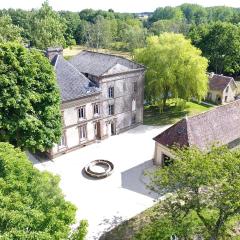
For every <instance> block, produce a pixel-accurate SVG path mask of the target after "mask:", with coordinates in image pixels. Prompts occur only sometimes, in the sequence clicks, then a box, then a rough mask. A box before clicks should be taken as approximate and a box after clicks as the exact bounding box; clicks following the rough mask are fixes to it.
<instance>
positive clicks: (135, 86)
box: [133, 82, 137, 93]
mask: <svg viewBox="0 0 240 240" xmlns="http://www.w3.org/2000/svg"><path fill="white" fill-rule="evenodd" d="M133 92H134V93H136V92H137V82H134V83H133Z"/></svg>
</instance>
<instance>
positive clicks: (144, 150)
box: [29, 125, 168, 240]
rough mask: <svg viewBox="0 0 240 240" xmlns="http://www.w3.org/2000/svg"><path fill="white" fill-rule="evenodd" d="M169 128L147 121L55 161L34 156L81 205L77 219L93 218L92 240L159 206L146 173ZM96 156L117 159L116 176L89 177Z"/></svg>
mask: <svg viewBox="0 0 240 240" xmlns="http://www.w3.org/2000/svg"><path fill="white" fill-rule="evenodd" d="M167 127H168V126H163V127H159V126H158V127H153V126H145V125H141V126H138V127H137V128H134V129H131V130H129V131H127V132H125V133H122V134H120V135H116V136H112V137H110V138H108V139H106V140H103V141H101V142H100V143H94V144H92V145H89V146H86V147H84V148H82V149H79V150H75V151H73V152H70V153H68V154H64V155H62V156H60V157H58V158H55V159H54V160H53V161H45V162H42V163H39V162H38V161H37V160H36V159H34V157H33V156H32V155H29V158H30V160H31V161H32V162H33V164H34V165H35V166H36V167H37V168H38V169H39V170H47V171H50V172H52V173H54V174H58V175H60V177H61V182H60V187H61V188H62V190H63V192H64V194H65V196H66V199H67V200H69V201H71V202H72V203H73V204H75V205H76V206H77V208H78V211H77V220H80V219H87V220H88V223H89V229H88V230H89V232H88V236H87V240H96V239H99V237H100V236H101V234H102V233H103V232H105V231H108V230H110V229H111V228H113V227H114V226H116V225H118V224H119V223H121V222H122V221H124V220H126V219H129V218H131V217H133V216H135V215H137V214H138V213H140V212H142V211H144V210H145V209H147V208H149V207H151V206H152V205H153V204H154V199H156V197H157V196H156V195H155V194H154V193H153V192H150V191H149V190H148V189H146V187H145V184H144V181H143V180H142V179H143V176H142V175H143V172H144V170H146V169H152V167H153V163H152V159H153V154H154V144H155V143H154V141H153V140H152V138H153V137H155V136H156V135H157V134H159V133H160V132H162V131H163V130H165V129H166V128H167ZM96 159H105V160H109V161H111V162H112V163H113V164H114V172H113V174H112V175H111V176H109V177H107V178H104V179H100V180H92V179H90V178H88V177H86V176H85V175H83V174H82V169H83V168H84V166H85V165H87V164H88V163H89V162H91V161H93V160H96Z"/></svg>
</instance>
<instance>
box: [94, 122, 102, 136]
mask: <svg viewBox="0 0 240 240" xmlns="http://www.w3.org/2000/svg"><path fill="white" fill-rule="evenodd" d="M94 130H95V137H96V139H101V125H100V122H96V123H95V129H94Z"/></svg>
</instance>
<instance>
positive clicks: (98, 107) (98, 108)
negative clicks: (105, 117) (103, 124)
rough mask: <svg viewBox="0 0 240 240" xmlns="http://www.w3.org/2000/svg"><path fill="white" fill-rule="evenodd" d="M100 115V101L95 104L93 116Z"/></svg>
mask: <svg viewBox="0 0 240 240" xmlns="http://www.w3.org/2000/svg"><path fill="white" fill-rule="evenodd" d="M96 110H97V111H96ZM99 115H100V103H94V104H93V116H94V117H97V116H99Z"/></svg>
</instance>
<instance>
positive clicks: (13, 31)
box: [0, 2, 240, 77]
mask: <svg viewBox="0 0 240 240" xmlns="http://www.w3.org/2000/svg"><path fill="white" fill-rule="evenodd" d="M0 16H1V17H0V39H1V38H3V37H4V36H5V38H7V39H6V40H15V39H17V40H21V41H22V42H24V43H25V44H26V45H29V46H31V47H36V48H39V49H45V48H46V47H49V46H56V45H58V46H59V45H62V46H64V47H67V46H71V45H75V44H80V45H85V46H87V47H90V48H107V49H114V50H121V51H130V52H132V51H133V50H134V49H136V48H140V47H144V46H145V45H146V39H147V37H148V36H152V35H159V34H161V33H163V32H174V33H182V34H183V35H184V36H185V37H187V38H189V39H191V41H192V43H193V44H194V45H195V46H196V47H197V48H200V49H201V50H202V53H203V56H205V57H206V58H207V59H208V60H209V69H208V70H209V71H214V72H216V73H223V74H227V75H232V76H234V77H236V76H238V75H239V73H240V24H239V23H240V9H236V8H231V7H225V6H224V7H221V6H219V7H208V8H205V7H202V6H200V5H196V4H183V5H180V6H178V7H164V8H162V7H161V8H157V9H156V10H155V11H154V12H153V13H152V14H150V16H149V18H148V19H140V18H139V17H138V15H137V14H129V13H116V12H114V11H113V10H112V9H109V10H108V11H102V10H92V9H85V10H82V11H81V12H70V11H60V12H55V11H53V9H52V8H51V6H49V4H48V2H45V3H44V4H43V6H42V8H40V9H33V10H31V11H25V10H21V9H3V10H1V11H0ZM12 38H13V39H12Z"/></svg>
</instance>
